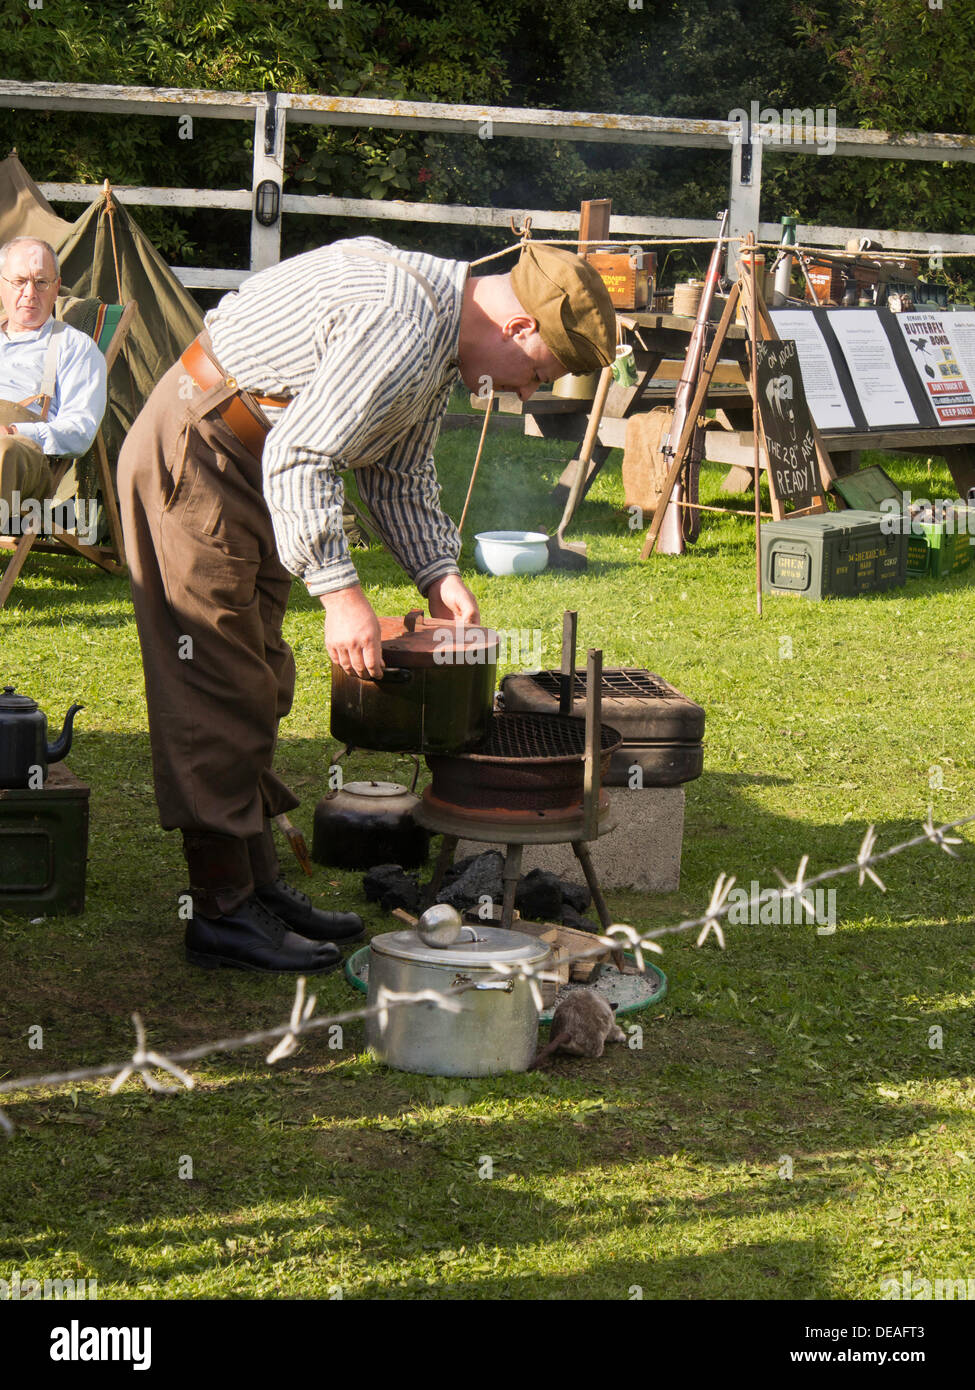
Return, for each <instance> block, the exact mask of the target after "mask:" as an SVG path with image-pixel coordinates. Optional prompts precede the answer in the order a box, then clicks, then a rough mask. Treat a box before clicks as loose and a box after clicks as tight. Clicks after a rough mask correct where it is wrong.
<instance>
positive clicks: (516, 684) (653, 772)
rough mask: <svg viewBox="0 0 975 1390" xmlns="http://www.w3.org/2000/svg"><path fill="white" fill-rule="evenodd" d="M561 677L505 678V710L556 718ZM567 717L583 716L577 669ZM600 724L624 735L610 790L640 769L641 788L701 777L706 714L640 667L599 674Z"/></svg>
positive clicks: (582, 682) (582, 680) (582, 681)
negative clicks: (553, 715) (601, 679)
mask: <svg viewBox="0 0 975 1390" xmlns="http://www.w3.org/2000/svg"><path fill="white" fill-rule="evenodd" d="M560 679H561V677H560V673H559V672H558V671H528V672H521V673H519V674H518V675H512V676H505V678H504V680H503V681H502V682H501V699H502V702H503V705H504V708H505V710H508V711H511V712H524V713H534V714H557V713H558V709H559V685H560ZM571 713H572V714H573V715H575V716H576V717H578V718H585V713H586V672H585V668H581V669H579V668H577V670H576V672H575V681H574V684H573V688H572V710H571ZM602 720H603V723H604V724H609V725H610V726H611V727H612V728H614V729H618V730H619V731H620V733H621V734H622V735H623V745H622V747H621V748H619V749H618V750H617V751H616V752H615V753H614V754H613V759H612V762H611V763H610V766H609V772H608V773H607V775H606V777H605V778H604V782H605V785H606V786H608V787H628V786H630V785H631V782H632V772H631V769H632V768H634V767H638V768H639V769H640V773H641V784H642V785H643V786H645V787H675V786H678V785H679V784H680V783H681V782H690V781H693V779H694V778H695V777H700V775H701V771H702V769H703V767H704V750H703V748H702V746H701V740H702V739H703V737H704V710H703V709H702V708H701V706H700V705H696V704H695V703H694V701H693V700H688V698H687V697H686V696H685V695H682V694H681V693H680V691H679V690H677V689H675V687H674V686H672V685H670V684H669V683H668V682H667V681H665V680H664V679H663V678H662V677H661V676H657V675H654V673H653V672H652V671H647V670H644V669H643V668H642V667H633V666H616V667H612V666H611V667H607V668H606V669H605V670H604V671H603V689H602Z"/></svg>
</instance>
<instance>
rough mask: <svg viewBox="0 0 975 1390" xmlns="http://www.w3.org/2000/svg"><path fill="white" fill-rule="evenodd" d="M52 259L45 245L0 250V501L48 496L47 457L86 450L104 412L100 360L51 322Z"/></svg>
mask: <svg viewBox="0 0 975 1390" xmlns="http://www.w3.org/2000/svg"><path fill="white" fill-rule="evenodd" d="M60 288H61V279H60V267H59V265H58V258H57V256H56V255H55V253H54V250H53V248H52V247H50V246H48V244H47V242H46V241H38V240H36V238H34V237H15V238H14V239H13V241H8V242H7V244H6V245H5V246H2V247H0V303H2V305H3V312H2V314H0V501H2V502H5V503H6V504H7V506H8V507H11V508H13V509H16V505H17V502H18V501H19V498H18V497H16V496H15V494H19V495H20V497H22V498H24V499H26V498H28V497H36V498H40V499H44V498H46V497H49V496H50V493H51V486H52V482H53V479H52V475H51V469H50V465H49V464H48V461H47V457H46V455H51V456H63V455H80V454H84V453H86V452H87V450H88V449H89V448H90V447H91V443H92V441H93V439H94V438H95V432H96V430H97V429H98V426H99V424H100V422H101V418H102V416H103V415H104V413H105V401H106V392H107V382H106V371H105V358H104V357H103V356H102V354H101V352H100V351H99V350H98V347H97V345H96V344H95V343H94V342H93V341H92V339H91V338H89V337H88V335H87V334H86V333H81V332H79V331H78V329H76V328H69V327H68V325H67V324H64V323H61V322H59V321H56V320H55V319H54V318H53V317H52V315H53V312H54V301H55V300H56V299H57V296H58V291H59V290H60Z"/></svg>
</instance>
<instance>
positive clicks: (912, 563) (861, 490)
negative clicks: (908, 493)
mask: <svg viewBox="0 0 975 1390" xmlns="http://www.w3.org/2000/svg"><path fill="white" fill-rule="evenodd" d="M830 491H831V492H836V493H838V494H839V495H840V497H842V498H843V500H844V502H846V503H847V504H848V505H849V506H850V507H853V508H857V509H858V510H860V511H876V512H877V513H878V515H880V516H882V517H883V518H884V520H885V521H886V524H887V525H888V526H889V525H890V521H891V518H892V516H893V515H896V513H891V511H890V510H889V508H888V509H887V510H886V511H885V512H882V511H881V510H880V507H881V503H882V502H890V501H895V502H897V503H898V505H901V504H902V502H903V494H902V493H901V491H900V489H899V488H898V487H897V484H896V483H895V482H894V480H893V479H892V478H891V477H890V476H889V474H888V473H886V472H885V471H884V469H883V468H879V467H874V468H862V469H861V470H860V471H859V472H858V473H850V474H848V475H846V476H845V477H842V478H835V479H834V480H833V482H832V483H831V484H830ZM901 515H902V516H903V522H902V525H903V527H904V529H905V530H906V531H907V573H908V575H910V576H913V577H918V578H921V577H928V576H930V577H931V578H934V579H945V578H947V576H948V575H950V574H957V573H958V571H959V570H963V569H967V568H968V566H969V565H970V564H971V563H972V549H973V547H972V545H971V541H972V540H975V510H973V509H972V508H970V507H956V508H954V515H953V517H952V519H951V521H950V522H949V521H918V520H916V519H915V520H913V521H912V520H911V519H910V518H909V517H908V516H907V515H905V514H903V513H901ZM960 525H964V526H965V529H964V530H960V529H959V527H960Z"/></svg>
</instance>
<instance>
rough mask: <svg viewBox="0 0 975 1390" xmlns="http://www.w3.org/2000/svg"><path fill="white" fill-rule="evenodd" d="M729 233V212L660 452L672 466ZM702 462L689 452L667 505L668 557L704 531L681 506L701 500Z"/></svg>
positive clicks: (664, 543)
mask: <svg viewBox="0 0 975 1390" xmlns="http://www.w3.org/2000/svg"><path fill="white" fill-rule="evenodd" d="M727 234H728V212H727V209H726V210H725V211H724V212H723V213H722V214H721V229H720V231H719V232H718V240H717V242H716V243H715V247H714V250H713V251H712V253H711V262H710V264H709V266H708V273H707V276H706V278H705V281H704V289H703V291H702V293H701V302H700V304H699V305H698V309H697V318H696V319H695V322H694V328H693V331H692V332H691V338H690V342H689V343H688V345H687V355H686V356H685V358H684V370H683V371H682V372H681V378H680V381H679V382H678V383H677V390H676V391H675V392H674V413H673V415H672V416H671V421H670V432H669V433H668V435H667V437H666V439H665V440H664V441H663V443H662V444H661V446H660V452H661V454H662V455H663V457H664V459H665V461H666V462H667V464H668V465H669V464H670V463H671V462H672V461H673V457H674V450H675V449H676V447H677V442H678V440H679V439H680V436H681V431H682V430H683V428H684V424H685V422H686V420H687V412H688V409H689V408H690V404H691V401H692V400H693V398H694V390H695V387H696V386H697V381H698V377H699V376H700V373H701V363H702V362H703V360H704V353H705V348H706V346H707V336H708V322H709V319H710V315H711V305H712V303H713V301H714V292H715V290H716V289H717V285H718V280H719V279H720V278H721V268H722V260H723V259H724V254H725V249H726V242H727ZM700 460H701V451H700V449H694V448H692V449H691V450H689V452H688V458H687V463H686V465H685V468H684V469H683V470H682V475H681V478H680V480H679V481H678V482H677V483H676V485H675V487H674V493H673V500H672V502H668V504H667V511H666V514H665V515H664V521H663V525H662V526H661V528H660V535H659V536H658V538H657V549H658V550H659V551H661V552H662V553H663V554H665V555H682V554H683V552H684V541H685V539H687V540H695V539H696V538H697V534H698V531H699V529H700V515H699V513H697V512H696V511H694V510H693V509H692V508H684V507H682V506H681V505H680V504H681V502H682V501H683V500H684V493H685V491H686V492H688V493H690V494H692V496H691V500H692V501H696V500H697V473H698V469H699V465H700Z"/></svg>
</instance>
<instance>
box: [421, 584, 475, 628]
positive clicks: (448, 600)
mask: <svg viewBox="0 0 975 1390" xmlns="http://www.w3.org/2000/svg"><path fill="white" fill-rule="evenodd" d="M427 603H428V604H429V606H430V617H431V618H449V619H451V620H452V621H453V622H455V623H480V621H481V612H480V609H479V608H478V606H477V599H476V598H475V597H474V595H473V594H472V593H471V591H470V589H468V587H467V585H466V584H465V583H464V581H463V580H462V579H461V577H460V575H459V574H445V575H444V577H443V579H435V580H434V581H433V583H432V584H431V585H430V587H429V589H428V590H427Z"/></svg>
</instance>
